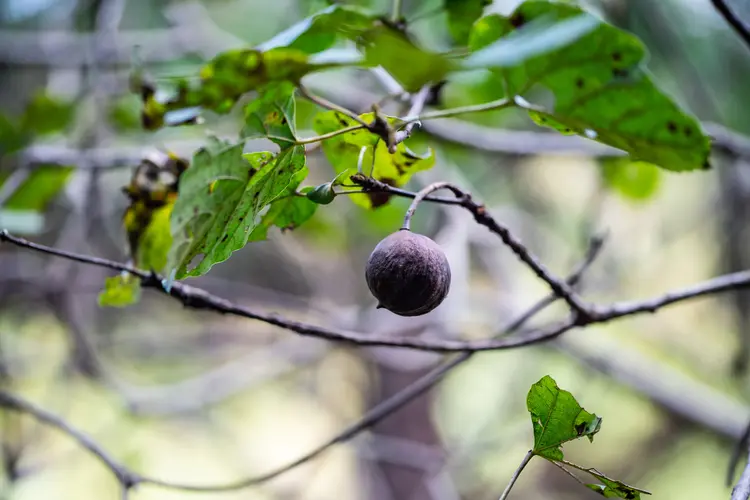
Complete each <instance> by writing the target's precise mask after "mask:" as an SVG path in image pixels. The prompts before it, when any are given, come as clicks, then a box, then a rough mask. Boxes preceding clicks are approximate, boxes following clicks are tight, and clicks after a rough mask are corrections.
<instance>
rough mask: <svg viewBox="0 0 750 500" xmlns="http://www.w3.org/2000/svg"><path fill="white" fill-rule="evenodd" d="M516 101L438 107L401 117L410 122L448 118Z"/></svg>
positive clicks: (499, 100)
mask: <svg viewBox="0 0 750 500" xmlns="http://www.w3.org/2000/svg"><path fill="white" fill-rule="evenodd" d="M516 105H517V104H516V102H515V101H514V100H513V99H506V98H503V99H497V100H494V101H490V102H485V103H482V104H472V105H470V106H460V107H458V108H449V109H439V110H436V111H428V112H426V113H422V114H421V115H418V116H407V117H405V118H403V120H404V122H406V123H412V122H417V121H422V120H434V119H436V118H448V117H451V116H456V115H463V114H467V113H479V112H482V111H492V110H495V109H505V108H510V107H513V106H516Z"/></svg>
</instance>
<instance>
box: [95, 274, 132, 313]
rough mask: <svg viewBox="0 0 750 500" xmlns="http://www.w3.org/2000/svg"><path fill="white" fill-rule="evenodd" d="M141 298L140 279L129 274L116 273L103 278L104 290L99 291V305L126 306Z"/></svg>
mask: <svg viewBox="0 0 750 500" xmlns="http://www.w3.org/2000/svg"><path fill="white" fill-rule="evenodd" d="M140 298H141V281H140V280H139V279H137V278H134V277H133V276H131V275H129V274H118V275H117V276H112V277H109V278H107V279H106V280H104V290H102V291H101V292H99V298H98V302H99V305H100V306H101V307H127V306H129V305H132V304H135V303H137V302H138V301H139V300H140Z"/></svg>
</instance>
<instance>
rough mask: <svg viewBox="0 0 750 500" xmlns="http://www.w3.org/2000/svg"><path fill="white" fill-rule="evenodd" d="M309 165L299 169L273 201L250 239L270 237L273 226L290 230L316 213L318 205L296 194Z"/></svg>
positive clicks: (256, 239) (257, 239)
mask: <svg viewBox="0 0 750 500" xmlns="http://www.w3.org/2000/svg"><path fill="white" fill-rule="evenodd" d="M307 174H308V169H307V167H303V168H302V169H300V170H298V171H297V172H296V173H295V174H294V175H293V176H292V180H291V181H290V182H289V186H287V188H286V189H285V190H284V192H283V193H281V195H279V197H278V198H277V199H276V200H275V201H274V202H273V203H271V206H270V208H269V209H268V211H267V212H266V214H265V215H264V216H263V219H262V220H261V222H260V224H258V225H257V226H256V227H255V229H254V230H253V232H252V233H251V234H250V237H249V238H248V241H260V240H265V239H266V238H268V230H269V229H270V228H271V227H272V226H276V227H278V228H280V229H281V230H282V231H290V230H292V229H296V228H298V227H299V226H301V225H302V224H303V223H305V222H307V221H308V220H309V219H310V217H312V216H313V215H314V214H315V210H316V209H317V208H318V206H317V205H316V204H315V203H313V202H312V201H310V200H308V199H307V198H305V197H301V196H298V195H297V194H296V191H297V187H299V185H300V184H301V183H302V181H304V180H305V178H306V177H307Z"/></svg>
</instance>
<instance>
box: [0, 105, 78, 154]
mask: <svg viewBox="0 0 750 500" xmlns="http://www.w3.org/2000/svg"><path fill="white" fill-rule="evenodd" d="M74 116H75V108H74V106H73V103H71V102H67V101H63V100H61V99H58V98H55V97H52V96H50V95H48V94H46V93H44V92H37V93H36V94H34V95H33V96H32V98H31V99H30V100H29V102H27V103H26V107H25V108H24V111H23V113H22V114H21V116H20V117H18V118H16V119H13V118H11V117H9V116H6V115H2V114H0V156H3V155H6V154H10V153H15V152H16V151H19V150H21V149H23V148H24V147H25V146H26V145H27V144H29V143H30V142H31V141H32V140H34V138H35V137H37V136H43V135H48V134H53V133H56V132H60V131H62V130H63V129H65V128H66V127H67V126H68V125H70V123H71V121H72V120H73V118H74Z"/></svg>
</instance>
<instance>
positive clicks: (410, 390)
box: [0, 232, 603, 494]
mask: <svg viewBox="0 0 750 500" xmlns="http://www.w3.org/2000/svg"><path fill="white" fill-rule="evenodd" d="M3 237H8V235H7V233H5V232H0V241H2V238H3ZM13 239H14V240H19V238H13ZM11 242H13V241H11ZM602 243H603V240H602V239H600V238H595V239H593V240H592V242H591V245H590V247H589V250H588V252H587V254H586V257H585V258H584V260H583V262H582V263H581V264H580V265H579V266H578V267H577V269H576V270H575V271H574V272H573V274H571V276H570V277H569V278H568V280H567V282H568V284H569V285H574V284H575V283H577V282H578V281H579V280H580V278H581V277H582V276H583V273H584V272H585V271H586V270H587V269H588V267H589V266H590V265H591V263H592V262H593V261H594V259H595V258H596V256H597V255H598V253H599V251H600V250H601V248H602ZM35 246H36V247H41V245H35ZM29 248H34V247H29ZM41 248H45V247H41ZM34 249H39V248H34ZM40 251H42V250H40ZM55 252H59V251H56V250H55ZM53 255H56V254H54V253H53ZM99 260H102V259H99ZM115 265H117V264H116V263H115ZM118 266H119V265H118ZM175 285H179V283H176V284H175ZM557 299H558V297H556V296H555V295H554V294H550V295H548V296H547V297H545V298H544V299H542V300H541V301H539V302H538V303H537V304H535V305H534V306H532V307H531V308H530V309H529V310H528V311H526V312H525V313H523V314H521V315H520V316H519V317H518V318H517V319H515V320H514V321H511V323H510V324H509V325H508V326H507V327H506V328H505V329H503V331H502V332H501V333H500V334H498V336H504V335H508V334H510V333H513V332H515V331H516V330H518V329H519V328H521V327H522V326H523V325H524V324H525V323H526V322H527V321H528V320H530V319H531V318H532V317H533V316H534V315H536V314H537V313H539V312H541V311H542V310H543V309H544V308H546V307H547V306H548V305H550V304H551V303H553V302H554V301H555V300H557ZM473 355H474V353H473V352H471V351H464V352H462V353H461V354H459V355H457V356H455V357H454V358H453V359H450V360H448V361H447V362H445V363H443V364H441V365H439V366H437V367H435V368H433V369H432V370H431V371H430V372H428V373H427V374H425V375H424V376H423V377H421V378H420V379H418V380H416V381H415V382H414V383H412V384H411V385H409V386H408V387H405V388H404V389H402V390H401V391H400V392H397V393H396V394H394V395H393V396H391V397H390V398H389V399H387V400H385V401H383V402H381V403H380V404H379V405H377V406H375V407H374V408H372V409H370V410H369V411H368V412H367V413H366V414H365V415H363V416H362V417H361V418H360V419H359V420H358V421H357V422H355V423H354V424H352V425H350V426H349V427H347V428H345V429H344V430H342V431H341V432H340V433H339V434H337V435H336V436H334V437H332V438H331V439H329V440H328V441H326V442H325V443H322V444H321V445H319V446H318V447H317V448H315V449H313V450H311V451H310V452H308V453H307V454H305V455H303V456H301V457H300V458H298V459H297V460H295V461H294V462H292V463H289V464H287V465H286V466H283V467H281V468H278V469H276V470H273V471H271V472H268V473H266V474H263V475H261V476H255V477H251V478H246V479H243V480H240V481H236V482H234V483H229V484H223V485H217V486H193V485H184V484H179V483H173V482H169V481H163V480H160V479H155V478H150V477H145V476H141V475H139V474H136V473H135V472H133V471H130V470H128V469H127V468H125V467H124V466H123V465H121V464H119V463H118V462H117V461H115V460H114V459H112V458H111V457H110V456H109V455H108V454H107V452H106V451H104V450H103V449H102V448H101V447H99V446H98V445H97V444H96V443H95V442H93V441H92V440H91V439H90V438H88V437H87V436H85V435H84V434H83V433H81V432H80V431H77V430H76V429H74V428H72V427H71V426H70V425H68V424H67V423H66V422H65V421H64V420H62V419H61V418H60V417H56V416H55V415H52V414H51V413H49V412H47V411H45V410H43V409H41V408H37V407H36V406H34V405H33V404H31V403H28V402H26V401H23V400H22V399H21V398H19V397H18V396H13V395H10V394H7V393H4V392H2V391H0V406H5V407H7V408H9V409H15V410H17V411H21V412H24V413H27V414H29V415H31V416H33V417H35V418H37V419H38V420H40V421H41V422H45V423H48V424H49V425H52V426H53V427H55V428H57V429H59V430H61V431H63V432H65V433H67V434H68V435H70V436H71V437H73V438H74V439H76V441H78V442H79V443H80V444H81V445H82V446H83V447H84V448H86V449H88V450H91V451H92V453H94V454H95V455H96V456H97V457H100V459H101V460H102V462H103V463H104V464H105V465H106V466H107V467H108V468H109V469H110V470H111V471H112V472H113V473H114V474H115V475H116V476H117V477H118V479H119V478H125V479H127V482H124V481H122V480H121V482H122V484H123V488H122V489H123V492H127V491H129V490H130V489H131V488H132V487H133V486H135V485H137V484H152V485H155V486H161V487H164V488H169V489H175V490H183V491H204V492H211V491H232V490H238V489H242V488H246V487H249V486H253V485H256V484H259V483H262V482H265V481H268V480H270V479H273V478H274V477H277V476H279V475H281V474H283V473H285V472H287V471H289V470H292V469H294V468H296V467H298V466H299V465H302V464H304V463H306V462H308V461H310V460H312V459H314V458H315V457H317V456H319V455H321V454H323V453H324V452H325V451H327V450H328V449H329V448H331V447H332V446H334V445H336V444H339V443H343V442H345V441H347V440H349V439H351V438H353V437H354V436H356V435H358V434H359V433H361V432H362V431H364V430H366V429H368V428H370V427H372V426H373V425H375V424H376V423H378V422H379V421H381V420H383V419H385V418H387V417H388V416H389V415H391V414H392V413H393V412H395V411H397V410H398V409H399V408H401V407H403V406H404V405H406V404H408V403H409V402H410V401H412V400H413V399H414V398H416V397H418V396H419V395H420V394H422V393H424V392H425V391H427V390H429V389H430V388H432V387H434V386H435V385H436V384H437V383H438V382H440V381H441V380H442V379H443V377H444V376H445V375H446V374H448V373H449V372H450V371H451V370H453V369H454V368H455V367H457V366H459V365H460V364H462V363H463V362H465V361H467V360H469V359H470V358H471V357H472V356H473ZM124 494H126V493H124Z"/></svg>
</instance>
